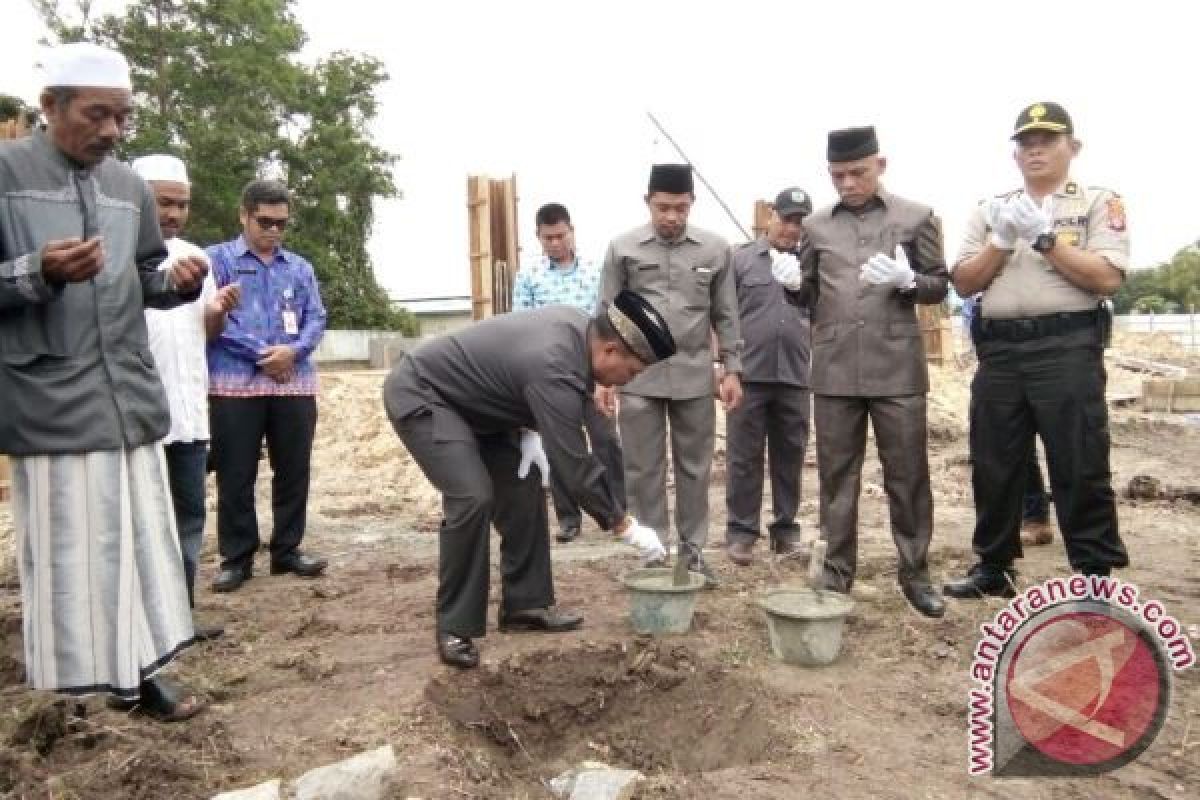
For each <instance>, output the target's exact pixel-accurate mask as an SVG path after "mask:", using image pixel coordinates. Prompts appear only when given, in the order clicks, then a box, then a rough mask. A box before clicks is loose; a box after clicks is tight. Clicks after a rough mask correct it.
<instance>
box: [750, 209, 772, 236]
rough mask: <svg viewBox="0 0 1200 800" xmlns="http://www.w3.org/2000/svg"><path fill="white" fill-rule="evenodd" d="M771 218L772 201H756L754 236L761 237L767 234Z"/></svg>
mask: <svg viewBox="0 0 1200 800" xmlns="http://www.w3.org/2000/svg"><path fill="white" fill-rule="evenodd" d="M770 219H771V203H770V202H768V201H767V200H755V201H754V227H753V228H752V229H751V230H753V231H754V238H755V239H761V238H762V237H763V236H766V235H767V222H768V220H770Z"/></svg>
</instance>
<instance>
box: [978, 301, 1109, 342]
mask: <svg viewBox="0 0 1200 800" xmlns="http://www.w3.org/2000/svg"><path fill="white" fill-rule="evenodd" d="M1089 328H1097V329H1098V330H1099V332H1100V338H1101V341H1103V343H1104V346H1105V347H1108V345H1109V340H1110V338H1111V336H1112V315H1111V314H1110V313H1109V311H1108V309H1107V308H1106V307H1105V306H1099V307H1097V308H1095V309H1092V310H1091V311H1064V312H1061V313H1058V314H1042V315H1040V316H1036V317H1020V318H1017V319H988V318H986V317H984V316H983V315H982V314H980V315H977V316H975V317H974V318H973V319H972V320H971V338H972V339H973V340H974V341H975V343H976V344H978V343H980V342H996V341H999V342H1028V341H1032V340H1034V339H1042V338H1045V337H1047V336H1062V335H1063V334H1067V333H1074V332H1075V331H1081V330H1087V329H1089Z"/></svg>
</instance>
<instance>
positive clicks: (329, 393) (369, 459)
mask: <svg viewBox="0 0 1200 800" xmlns="http://www.w3.org/2000/svg"><path fill="white" fill-rule="evenodd" d="M1113 352H1116V353H1129V354H1134V355H1138V356H1140V357H1141V358H1144V359H1150V360H1153V361H1158V362H1166V363H1172V364H1176V365H1182V366H1188V367H1191V368H1196V367H1197V366H1200V358H1197V357H1196V356H1189V355H1188V354H1187V353H1185V352H1183V351H1179V350H1178V349H1176V348H1175V347H1173V346H1172V345H1171V344H1170V343H1169V342H1167V341H1166V340H1162V339H1156V338H1146V337H1142V338H1135V337H1124V338H1123V339H1121V340H1120V341H1118V343H1117V349H1116V350H1115V351H1113ZM931 371H932V378H933V382H934V390H933V392H932V393H931V395H930V404H929V409H930V411H929V416H930V426H929V427H930V443H929V450H930V464H931V469H932V475H933V487H934V494H935V515H936V530H935V534H934V543H933V548H932V569H933V573H934V578H935V580H937V581H939V582H940V581H941V580H943V579H949V578H954V577H958V576H960V575H962V574H963V573H964V572H965V570H966V569H967V568H968V567H969V566H970V564H971V563H972V561H973V559H972V555H971V550H970V536H971V528H972V521H973V517H974V510H973V507H972V497H971V482H970V466H969V463H968V457H967V439H966V428H967V422H966V418H967V400H968V384H969V379H970V374H971V371H972V367H971V366H969V365H966V364H962V365H948V366H943V367H933V368H931ZM383 377H384V375H383V373H381V372H367V371H336V372H329V373H327V374H325V375H324V376H323V379H322V394H321V398H320V414H321V420H320V424H319V429H318V436H317V442H316V452H315V460H314V469H313V482H312V498H311V504H310V515H309V532H308V536H307V539H306V542H305V544H306V547H307V548H308V549H309V550H311V551H313V552H317V553H320V554H323V555H325V556H327V557H329V559H330V561H331V566H330V568H329V571H328V573H327V575H326V576H325V577H322V578H319V579H315V580H302V579H298V578H296V577H293V576H281V577H272V576H269V575H268V574H267V569H266V567H267V560H266V557H265V555H266V554H265V553H264V554H261V556H260V558H259V560H258V563H257V567H258V569H257V574H256V576H255V577H254V578H253V580H251V581H250V582H248V583H247V584H246V585H245V587H244V588H243V589H241V590H240V591H238V592H236V593H233V594H229V595H216V594H213V593H211V592H210V591H209V589H208V582H209V581H210V580H211V578H212V577H213V575H214V573H215V571H216V567H217V556H216V552H215V530H214V525H215V520H214V519H213V518H212V516H211V515H210V521H209V528H208V531H207V533H206V540H205V552H204V557H203V564H202V572H201V590H200V592H199V604H198V605H199V608H198V612H199V616H200V617H201V618H202V619H204V620H211V621H221V622H223V623H224V624H225V626H226V628H227V633H226V635H225V636H224V637H223V638H221V639H218V640H216V641H213V642H209V643H204V644H201V645H197V646H195V647H193V648H191V649H190V650H188V651H187V652H186V653H185V654H184V655H183V656H182V657H181V658H180V659H179V660H178V661H177V663H176V664H175V665H174V666H173V667H172V668H171V671H172V672H173V673H175V674H177V675H178V676H180V677H181V678H182V679H183V680H185V681H186V682H188V683H190V684H191V685H193V686H195V687H197V688H199V689H201V690H202V691H203V692H204V693H205V695H206V696H207V697H208V698H209V700H210V701H211V707H210V708H209V709H208V710H207V711H206V712H205V713H203V714H202V715H200V716H199V717H197V718H195V719H194V720H191V721H188V722H184V723H180V724H174V725H165V726H164V725H160V724H158V723H155V722H152V721H147V720H145V719H143V718H141V717H138V716H130V715H127V714H124V713H120V712H117V711H113V710H109V709H107V708H106V707H105V704H104V703H103V701H102V700H100V699H98V698H91V699H89V700H87V701H85V702H84V706H85V707H84V708H83V709H82V711H83V712H84V716H82V717H79V716H77V713H78V711H80V709H77V708H76V702H75V701H74V700H67V701H66V702H62V701H60V700H59V699H58V698H55V697H53V696H51V695H47V694H44V693H39V692H33V691H31V690H29V689H27V688H25V687H24V685H23V670H22V666H21V610H20V591H19V583H18V580H17V574H16V567H15V562H14V557H13V553H12V542H13V538H14V535H13V530H12V522H11V514H10V506H8V505H0V796H8V797H25V798H49V797H53V798H106V799H107V798H111V799H116V798H141V799H149V798H208V797H211V796H212V795H213V794H215V793H217V792H218V791H221V790H224V789H230V788H236V787H243V786H248V785H251V784H254V783H258V782H259V781H263V780H266V779H269V778H273V777H281V778H283V779H285V781H286V780H288V779H292V778H295V777H296V776H298V775H300V774H301V773H303V772H305V771H306V770H308V769H310V768H312V767H315V766H319V765H322V764H326V763H329V762H332V761H336V760H339V759H342V758H346V757H348V756H351V755H354V754H356V753H358V752H361V751H363V750H366V749H369V748H372V747H376V746H380V745H384V744H391V745H393V746H394V747H395V751H396V755H397V760H398V762H399V766H400V770H399V774H400V780H399V782H398V784H397V785H396V786H395V787H394V792H393V794H394V796H395V797H397V798H425V799H426V800H432V799H434V798H481V799H482V798H545V797H550V796H551V794H550V792H549V790H548V789H547V788H546V785H545V782H546V781H547V780H548V779H550V778H552V777H554V776H556V775H558V774H559V773H561V772H563V771H564V770H566V769H567V768H569V767H571V766H573V765H576V764H578V763H579V762H581V761H585V760H593V761H603V762H605V763H608V764H610V765H613V766H617V767H629V768H634V769H638V770H640V771H642V772H643V773H644V774H645V775H646V776H647V779H646V780H645V781H644V782H642V783H641V784H639V787H638V789H637V791H636V793H635V795H634V796H635V797H638V798H730V799H731V800H732V799H733V798H737V800H746V799H747V798H778V800H791V799H792V798H798V797H835V798H849V799H852V800H858V799H860V798H861V800H867V799H868V798H870V799H871V800H876V799H877V798H878V799H881V798H905V799H906V800H907V799H909V798H955V799H956V800H957V799H959V798H974V797H979V798H985V797H986V798H991V797H994V798H1005V799H1006V800H1007V799H1008V798H1047V800H1048V799H1049V798H1055V800H1060V799H1065V798H1080V800H1083V799H1084V798H1086V799H1087V800H1092V799H1093V798H1106V799H1108V798H1111V799H1112V800H1121V799H1123V798H1128V799H1130V800H1132V799H1133V798H1147V797H1149V798H1164V799H1166V798H1169V799H1170V800H1184V798H1195V797H1198V796H1200V669H1192V670H1188V671H1185V672H1183V673H1180V674H1178V675H1177V676H1176V679H1175V685H1174V694H1173V697H1172V700H1171V708H1170V712H1169V716H1168V718H1167V720H1166V723H1165V726H1164V727H1163V729H1162V731H1161V733H1160V734H1159V735H1158V737H1157V739H1156V740H1155V742H1154V743H1153V745H1151V747H1150V748H1149V749H1148V750H1147V751H1146V752H1145V753H1144V754H1143V755H1142V756H1141V757H1140V758H1139V759H1137V760H1136V761H1135V762H1133V763H1132V764H1129V765H1128V766H1126V767H1124V768H1122V769H1120V770H1118V771H1116V772H1114V773H1110V774H1108V775H1105V776H1102V777H1094V778H1087V779H1082V778H1076V779H1054V780H1050V779H1019V780H1018V779H1006V780H997V779H993V778H991V777H983V778H969V777H968V776H967V724H966V720H967V692H968V689H969V688H970V686H971V680H970V676H969V668H970V663H971V658H972V653H973V650H974V648H975V644H976V642H977V640H978V636H979V626H980V624H981V623H983V622H985V621H987V620H989V619H990V618H991V617H992V616H993V615H994V614H995V613H996V612H997V611H998V610H999V609H1000V608H1001V606H1002V605H1003V601H1001V600H994V601H989V602H955V601H952V602H950V604H949V609H948V612H947V614H946V616H945V618H943V619H940V620H928V619H924V618H922V617H920V616H918V615H916V614H915V613H914V612H912V611H911V610H910V609H909V608H908V606H907V604H906V602H905V600H904V598H903V596H902V595H901V594H900V593H899V591H898V590H897V589H896V587H895V579H896V572H895V557H894V547H893V545H892V542H891V537H890V533H889V529H888V522H887V508H886V497H885V495H884V492H883V489H882V478H881V469H880V466H879V463H878V461H877V460H876V459H875V457H874V454H873V452H872V453H871V454H870V455H869V456H868V460H867V464H866V467H865V469H864V476H863V486H864V490H863V497H862V504H861V515H860V525H861V534H860V567H859V576H858V583H857V585H856V587H855V590H854V595H855V597H856V599H857V607H856V609H855V611H854V612H853V614H852V616H851V617H850V619H849V621H848V623H847V629H846V632H845V641H844V647H843V650H842V653H841V656H840V658H839V659H838V660H837V662H836V663H835V664H834V665H832V666H829V667H826V668H821V669H804V668H798V667H792V666H785V665H783V664H781V663H779V662H777V661H776V660H775V659H774V658H773V657H772V654H771V651H770V647H769V644H768V640H767V634H766V627H765V622H764V618H763V614H762V611H761V610H760V609H759V608H758V606H757V605H756V599H757V598H758V597H759V596H760V594H761V593H762V592H763V590H764V589H766V588H769V587H772V586H776V585H801V584H803V582H804V580H805V571H806V570H805V566H804V564H803V563H801V562H791V563H783V564H772V563H769V562H768V561H767V558H766V555H765V552H763V551H761V550H760V559H759V561H758V563H757V564H756V565H755V566H751V567H746V568H737V567H734V566H732V565H731V564H730V563H729V562H728V561H727V560H726V559H725V558H724V557H723V555H722V553H721V552H720V549H719V548H720V545H721V542H722V539H723V534H724V523H725V513H724V505H725V503H724V495H725V480H724V444H723V437H718V447H717V453H716V456H715V463H714V470H713V482H712V486H711V491H710V506H711V525H710V540H709V549H708V552H707V554H706V555H707V558H708V559H709V561H710V562H711V563H712V564H713V565H714V566H715V567H716V569H717V572H718V577H719V578H720V580H721V585H720V587H719V588H718V589H716V590H714V591H708V592H705V593H703V595H702V596H701V597H700V599H699V603H698V607H697V612H696V615H695V619H694V624H693V626H692V629H691V631H690V632H689V633H687V634H684V635H679V636H671V637H664V638H661V639H655V640H649V639H639V638H637V637H635V636H634V635H633V633H632V631H631V629H630V625H629V621H628V608H629V601H628V598H627V597H626V594H625V591H624V589H623V588H622V586H621V583H620V576H621V575H622V574H623V573H624V572H626V571H627V570H629V569H632V568H634V567H635V566H636V565H637V559H636V556H635V554H634V553H633V552H631V551H630V550H629V549H628V548H627V547H626V546H624V545H622V544H620V543H618V542H614V541H613V540H612V539H611V538H610V537H609V536H608V535H607V534H605V533H603V532H601V531H599V530H598V529H597V528H596V527H595V526H594V525H591V524H590V523H589V524H588V525H587V526H586V527H585V531H584V534H583V536H582V538H581V539H579V540H578V541H576V542H572V543H570V544H566V545H562V544H557V543H555V544H553V545H552V552H553V559H554V577H555V584H556V589H557V597H558V601H559V603H560V604H561V605H563V606H567V607H571V608H575V609H578V610H580V611H582V612H583V613H584V614H585V616H586V622H585V625H584V627H583V628H582V629H581V630H580V631H578V632H573V633H569V634H564V635H556V636H548V635H516V634H501V633H498V632H497V631H496V630H495V629H494V620H495V603H496V596H497V592H498V578H495V577H494V578H493V587H492V595H493V596H492V605H491V621H492V625H491V629H490V631H489V634H488V636H487V637H486V638H484V639H482V640H480V645H481V648H482V652H483V659H484V663H483V665H482V666H481V668H479V669H477V670H474V671H471V672H465V673H464V672H457V671H454V670H451V669H450V668H448V667H444V666H443V665H442V664H441V663H440V662H439V661H438V659H437V657H436V654H435V650H434V642H433V636H434V631H433V626H434V618H433V602H434V594H435V589H436V582H437V536H436V531H437V527H438V522H439V518H440V512H439V507H440V504H439V499H438V496H437V495H436V493H434V491H433V490H432V489H431V487H430V486H429V485H428V484H427V483H426V481H425V479H424V477H423V476H422V474H421V472H420V470H419V469H417V468H416V466H415V465H414V464H413V462H412V461H411V459H410V458H409V457H408V455H407V454H406V453H405V452H404V449H403V447H402V446H401V444H400V441H399V439H397V437H396V436H395V434H394V433H393V431H392V429H391V427H390V425H389V424H388V422H387V419H386V418H385V416H384V414H383V410H382V408H381V404H380V387H381V384H382V381H383ZM1143 377H1145V375H1144V373H1141V372H1133V371H1129V370H1127V369H1124V368H1121V367H1119V366H1116V365H1115V364H1114V363H1113V359H1111V358H1110V369H1109V393H1110V398H1111V399H1112V400H1113V401H1114V404H1113V406H1112V408H1111V418H1110V427H1111V432H1112V441H1113V450H1112V463H1113V471H1114V486H1115V487H1116V489H1117V491H1118V495H1119V498H1120V499H1119V515H1120V524H1121V530H1122V535H1123V536H1124V538H1125V541H1126V544H1127V546H1128V549H1129V551H1130V553H1131V556H1132V560H1133V564H1132V566H1131V567H1130V568H1129V569H1127V570H1124V571H1122V572H1121V573H1120V576H1121V577H1122V578H1124V579H1125V580H1128V581H1132V582H1134V583H1136V584H1137V585H1138V587H1140V589H1141V591H1142V595H1143V596H1144V597H1153V598H1156V599H1158V600H1159V601H1160V602H1162V603H1163V605H1164V606H1165V607H1166V608H1167V610H1168V611H1169V612H1170V613H1171V614H1172V615H1174V616H1175V617H1177V618H1178V619H1179V620H1180V621H1181V622H1182V623H1183V624H1184V627H1185V629H1188V630H1189V631H1190V634H1191V636H1192V637H1193V644H1194V646H1196V647H1200V579H1198V578H1197V575H1198V574H1200V533H1198V529H1197V528H1198V523H1200V506H1198V505H1196V504H1195V502H1194V501H1193V500H1192V499H1189V495H1187V493H1186V492H1184V493H1182V494H1180V495H1179V496H1178V497H1177V498H1176V499H1173V500H1172V499H1148V500H1134V499H1130V498H1129V497H1127V496H1126V494H1125V487H1126V486H1127V485H1128V484H1129V482H1130V480H1131V479H1132V478H1133V477H1134V476H1139V475H1141V476H1151V477H1153V478H1155V479H1157V480H1158V481H1160V482H1161V484H1162V485H1163V486H1165V487H1168V488H1170V487H1189V486H1191V487H1194V486H1195V485H1196V484H1200V416H1191V415H1183V414H1166V413H1153V414H1150V413H1143V412H1142V411H1140V410H1139V409H1138V405H1137V404H1136V403H1135V402H1130V398H1132V397H1135V396H1136V395H1137V394H1138V391H1139V385H1140V382H1141V380H1142V379H1143ZM872 447H873V445H872ZM810 451H811V445H810ZM269 480H270V476H269V468H268V467H267V465H266V462H264V463H263V468H262V474H261V475H260V486H259V515H260V519H261V524H262V528H263V530H264V531H268V530H269V529H270V503H269V499H268V498H269V494H268V487H269ZM803 486H804V502H803V507H802V515H801V523H802V525H803V526H804V530H805V535H806V538H809V539H811V538H812V537H814V536H815V535H816V532H817V531H816V528H817V511H816V488H817V479H816V471H815V466H814V458H813V453H812V452H810V453H809V455H808V464H807V465H806V467H805V470H804V477H803ZM213 503H214V500H213V495H212V487H211V485H210V495H209V507H210V510H211V509H212V507H213ZM769 506H770V504H769V499H768V500H766V501H764V517H766V515H767V514H768V513H769ZM552 518H553V517H552ZM765 522H766V519H764V525H765ZM493 541H494V539H493ZM492 549H493V556H494V557H495V556H496V555H497V554H498V547H497V546H495V544H493V548H492ZM1019 567H1020V570H1021V576H1020V582H1021V583H1022V584H1023V585H1028V584H1031V583H1035V582H1039V581H1042V580H1044V579H1046V578H1049V577H1052V576H1056V575H1066V574H1067V573H1068V572H1069V570H1068V568H1067V566H1066V559H1065V556H1064V552H1063V548H1062V545H1061V539H1059V538H1058V537H1057V536H1056V539H1055V542H1054V543H1053V544H1052V545H1050V546H1047V547H1041V548H1036V549H1031V550H1028V551H1027V553H1026V557H1025V559H1024V560H1023V561H1022V562H1021V563H1020V564H1019ZM493 575H494V576H495V569H493Z"/></svg>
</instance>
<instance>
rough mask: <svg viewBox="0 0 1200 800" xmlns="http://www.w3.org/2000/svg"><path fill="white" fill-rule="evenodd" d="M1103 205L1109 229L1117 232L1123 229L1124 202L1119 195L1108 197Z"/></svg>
mask: <svg viewBox="0 0 1200 800" xmlns="http://www.w3.org/2000/svg"><path fill="white" fill-rule="evenodd" d="M1105 205H1106V207H1107V208H1106V211H1107V213H1108V228H1109V230H1113V231H1117V232H1120V231H1123V230H1125V203H1124V202H1123V201H1122V200H1121V198H1119V197H1110V198H1108V202H1107V203H1106V204H1105Z"/></svg>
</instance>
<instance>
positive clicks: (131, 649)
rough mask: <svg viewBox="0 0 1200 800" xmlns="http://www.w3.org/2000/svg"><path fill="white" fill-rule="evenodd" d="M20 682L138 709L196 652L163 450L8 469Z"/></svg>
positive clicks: (24, 461)
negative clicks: (102, 696)
mask: <svg viewBox="0 0 1200 800" xmlns="http://www.w3.org/2000/svg"><path fill="white" fill-rule="evenodd" d="M12 472H13V475H12V488H13V517H14V520H13V521H14V523H15V527H16V534H17V565H18V569H19V572H20V578H21V601H22V604H23V617H24V619H23V631H24V640H25V673H26V678H27V680H28V682H29V684H30V685H32V686H33V687H34V688H36V689H48V690H52V691H57V692H65V693H68V694H90V693H94V692H107V693H111V694H115V695H118V696H120V697H126V698H134V697H137V695H138V686H139V684H140V683H141V682H142V681H143V680H144V679H146V678H148V677H150V676H151V675H152V674H153V673H154V672H155V671H157V670H158V669H160V668H161V667H163V666H164V665H165V664H167V663H168V662H169V661H170V660H171V659H172V658H173V657H174V656H175V655H176V654H177V653H178V652H179V651H180V650H182V649H183V648H185V647H187V646H188V645H189V644H191V643H192V641H193V638H192V636H193V633H192V615H191V610H190V608H189V607H188V596H187V584H186V582H185V580H184V576H183V560H182V557H181V555H180V552H179V537H178V536H177V535H176V532H175V514H174V511H173V509H172V507H171V494H170V489H169V483H168V480H167V465H166V458H165V456H164V455H163V450H162V446H161V445H160V444H153V445H146V446H144V447H139V448H136V449H134V450H104V451H98V452H92V453H83V454H78V455H36V456H16V457H13V458H12Z"/></svg>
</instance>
